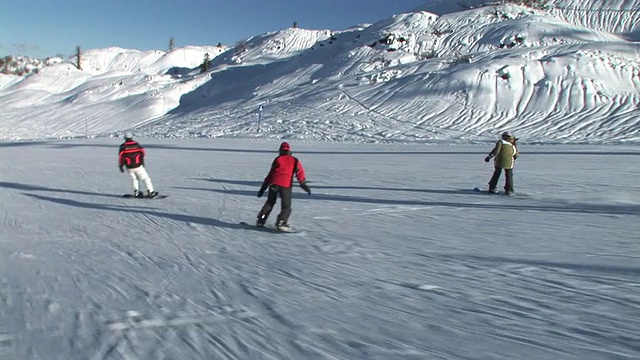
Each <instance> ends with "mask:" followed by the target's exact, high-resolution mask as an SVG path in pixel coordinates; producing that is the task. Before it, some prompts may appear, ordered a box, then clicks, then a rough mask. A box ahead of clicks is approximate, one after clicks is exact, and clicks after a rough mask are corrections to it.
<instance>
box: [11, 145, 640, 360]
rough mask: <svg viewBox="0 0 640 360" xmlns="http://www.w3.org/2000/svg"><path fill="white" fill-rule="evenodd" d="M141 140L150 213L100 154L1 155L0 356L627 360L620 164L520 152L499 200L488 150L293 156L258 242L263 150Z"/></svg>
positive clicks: (333, 148) (630, 237) (635, 198)
mask: <svg viewBox="0 0 640 360" xmlns="http://www.w3.org/2000/svg"><path fill="white" fill-rule="evenodd" d="M141 141H142V143H143V145H147V153H148V154H147V157H148V170H149V173H150V175H151V177H152V180H153V182H154V185H155V186H156V188H157V189H158V190H159V191H160V192H161V193H166V194H170V196H169V197H168V198H166V199H162V200H146V199H123V198H122V197H121V194H122V193H124V192H128V191H129V189H130V184H129V178H128V176H126V175H124V174H120V173H119V172H118V171H117V168H116V167H115V166H113V164H114V163H115V155H114V153H115V152H114V151H113V150H114V149H115V148H117V146H118V145H119V142H118V141H113V140H107V139H100V140H74V141H68V142H60V143H56V142H52V143H46V142H45V143H33V144H25V143H21V144H17V143H16V144H3V149H5V150H8V151H13V150H16V149H17V148H19V150H20V151H17V152H15V153H14V155H12V157H13V158H14V160H15V161H16V162H17V163H18V164H21V165H20V166H8V165H7V164H4V163H3V165H2V169H1V170H2V173H1V174H2V175H1V176H2V177H1V178H0V204H2V205H1V206H2V214H3V221H2V224H3V228H2V230H1V231H2V233H1V236H0V358H1V359H42V358H46V359H100V360H102V359H122V358H128V359H159V358H167V359H169V358H171V359H202V358H206V359H425V358H429V359H431V358H433V359H475V358H479V357H480V358H487V359H489V358H490V359H586V358H588V359H634V358H637V357H638V356H640V346H639V345H638V344H640V336H639V335H638V332H637V329H638V328H639V327H640V318H639V317H638V315H637V314H638V313H639V311H640V280H639V279H640V277H639V275H640V267H639V266H638V263H639V261H640V247H639V246H640V245H638V242H637V234H638V231H639V230H640V225H639V222H638V217H639V216H640V195H639V192H638V190H640V189H639V188H638V185H637V181H636V178H637V172H635V169H637V168H638V165H640V157H639V156H638V153H640V152H639V151H638V150H640V149H638V148H637V147H622V146H613V147H611V146H609V147H604V146H591V147H590V146H584V147H564V146H546V147H534V146H528V147H527V146H524V147H523V149H522V151H523V156H522V157H521V159H520V160H518V164H517V166H518V167H517V168H516V172H515V176H516V177H515V179H516V190H517V191H519V192H520V193H521V196H516V197H506V196H502V195H487V194H481V193H475V192H473V191H472V189H473V188H474V187H475V186H482V185H483V184H484V183H485V182H486V180H487V179H488V177H489V176H490V172H491V167H490V165H488V164H485V163H484V162H483V161H482V159H483V157H484V154H485V153H486V152H487V151H488V150H489V149H487V148H486V146H461V145H451V146H443V145H439V146H437V148H435V147H428V146H427V147H425V146H415V145H414V146H408V145H404V146H400V145H397V146H393V145H348V144H315V143H295V142H294V143H292V145H293V149H294V152H295V153H296V155H297V156H299V158H300V160H301V161H302V163H303V164H304V166H305V169H306V170H307V174H308V177H309V181H310V186H311V189H312V195H311V196H307V195H306V194H304V192H302V191H301V190H300V189H299V188H297V187H296V188H295V190H294V203H293V215H292V218H291V219H292V223H293V224H294V226H295V227H298V228H299V229H301V230H303V232H301V233H297V234H278V233H267V232H263V231H253V230H252V229H249V228H246V227H243V226H241V225H239V223H240V222H242V221H245V222H252V221H253V219H254V218H255V214H256V213H257V211H258V210H259V209H260V207H261V206H262V203H263V201H264V197H263V198H261V199H257V198H256V192H257V190H258V188H259V186H260V183H261V181H262V179H263V178H264V175H265V174H266V171H267V170H268V168H269V165H270V163H271V161H272V159H273V157H274V156H275V155H276V154H275V149H277V145H278V144H277V143H276V142H273V143H272V142H261V141H247V140H223V141H222V140H217V141H197V140H196V141H194V140H191V141H187V140H150V139H141ZM60 145H64V146H60ZM78 150H81V151H82V152H83V154H85V155H86V156H87V157H88V158H92V159H100V161H91V162H88V163H86V164H83V167H82V168H79V167H77V166H75V165H74V162H73V161H70V159H72V158H74V156H76V154H77V151H78ZM185 158H189V159H190V161H189V162H185V161H184V159H185ZM67 160H69V161H67ZM36 172H37V173H38V174H40V176H38V177H33V176H32V174H33V173H36ZM549 174H553V175H552V176H550V175H549ZM611 174H616V176H611ZM604 183H606V184H607V189H608V191H606V192H602V191H600V190H602V184H604ZM594 189H595V190H596V191H594ZM275 214H277V209H276V210H274V215H273V217H272V218H271V219H270V222H272V221H274V220H275Z"/></svg>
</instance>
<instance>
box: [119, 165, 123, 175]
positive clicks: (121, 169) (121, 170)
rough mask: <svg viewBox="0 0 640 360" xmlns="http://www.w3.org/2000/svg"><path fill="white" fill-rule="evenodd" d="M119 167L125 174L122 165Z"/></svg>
mask: <svg viewBox="0 0 640 360" xmlns="http://www.w3.org/2000/svg"><path fill="white" fill-rule="evenodd" d="M118 167H119V168H120V172H122V173H123V172H124V167H123V166H122V165H119V166H118Z"/></svg>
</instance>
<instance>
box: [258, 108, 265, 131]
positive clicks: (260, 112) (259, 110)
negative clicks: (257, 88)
mask: <svg viewBox="0 0 640 360" xmlns="http://www.w3.org/2000/svg"><path fill="white" fill-rule="evenodd" d="M263 110H264V107H262V105H260V107H258V132H260V123H261V122H262V111H263Z"/></svg>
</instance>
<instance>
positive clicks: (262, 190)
mask: <svg viewBox="0 0 640 360" xmlns="http://www.w3.org/2000/svg"><path fill="white" fill-rule="evenodd" d="M266 190H267V186H266V185H264V184H263V185H262V187H260V190H258V197H262V195H264V192H265V191H266Z"/></svg>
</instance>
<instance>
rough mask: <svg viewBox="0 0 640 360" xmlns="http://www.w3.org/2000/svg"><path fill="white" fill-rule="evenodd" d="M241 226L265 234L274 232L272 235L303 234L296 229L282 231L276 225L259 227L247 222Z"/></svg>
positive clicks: (242, 222)
mask: <svg viewBox="0 0 640 360" xmlns="http://www.w3.org/2000/svg"><path fill="white" fill-rule="evenodd" d="M240 225H242V226H245V227H247V228H250V229H254V230H260V231H265V232H272V233H283V234H296V233H300V232H302V231H301V230H297V229H294V228H291V229H290V230H280V229H278V228H277V227H275V225H264V226H258V225H256V224H249V223H248V222H245V221H241V222H240Z"/></svg>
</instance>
